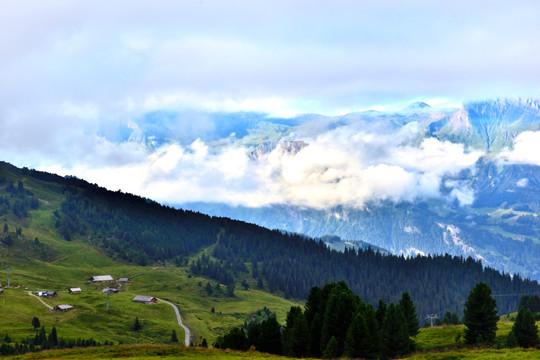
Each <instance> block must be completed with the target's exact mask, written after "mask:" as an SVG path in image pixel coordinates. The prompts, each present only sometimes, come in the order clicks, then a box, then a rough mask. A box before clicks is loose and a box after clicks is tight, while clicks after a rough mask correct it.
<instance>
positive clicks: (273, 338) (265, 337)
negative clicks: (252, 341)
mask: <svg viewBox="0 0 540 360" xmlns="http://www.w3.org/2000/svg"><path fill="white" fill-rule="evenodd" d="M257 350H259V351H262V352H267V353H270V354H277V355H281V354H282V352H283V345H282V343H281V326H280V325H279V323H278V322H277V320H276V318H275V317H270V318H268V319H266V320H265V321H263V322H262V324H261V334H260V335H259V339H258V347H257Z"/></svg>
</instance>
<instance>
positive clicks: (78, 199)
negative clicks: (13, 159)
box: [4, 165, 540, 318]
mask: <svg viewBox="0 0 540 360" xmlns="http://www.w3.org/2000/svg"><path fill="white" fill-rule="evenodd" d="M5 166H6V165H4V167H5ZM10 169H11V171H14V172H16V173H18V174H19V175H21V176H30V177H32V178H35V179H38V180H42V181H46V182H54V183H56V184H60V185H61V186H60V187H59V188H61V189H62V192H63V194H64V196H65V201H64V202H63V203H62V206H61V208H60V209H58V211H56V212H55V215H54V216H55V223H56V226H57V229H58V232H59V233H60V234H62V236H63V237H64V238H65V239H66V240H70V239H72V238H74V237H80V238H82V239H84V240H85V241H91V242H92V243H93V244H95V245H96V246H99V247H102V248H103V249H104V250H105V251H107V252H108V253H109V254H110V255H111V256H112V257H115V258H118V259H123V260H125V261H129V262H134V263H137V264H139V265H145V264H150V263H153V262H166V261H168V262H172V263H175V264H177V265H182V266H183V265H187V261H188V256H190V255H193V254H194V253H196V252H197V251H199V250H201V249H203V248H207V247H209V246H210V245H215V246H214V247H213V252H212V255H213V258H214V259H212V258H205V259H204V261H201V259H199V261H198V263H197V261H195V262H194V263H192V266H191V269H192V271H193V272H197V273H200V274H203V275H206V276H209V277H213V278H215V279H216V280H218V281H220V282H222V283H224V284H227V283H234V282H235V281H236V280H237V279H238V278H239V277H242V278H246V277H252V278H254V279H256V280H257V282H258V284H259V285H260V286H262V287H263V288H264V289H267V290H270V291H273V292H278V293H281V294H283V295H284V296H287V297H292V298H297V299H305V298H306V296H307V295H308V292H309V290H310V289H311V287H312V286H323V285H324V284H326V283H329V282H332V281H340V280H345V281H346V282H347V283H348V284H349V286H350V288H351V289H352V290H353V292H354V293H355V294H357V295H359V296H360V297H361V298H362V299H363V300H364V301H366V302H368V303H371V304H377V302H378V300H379V299H382V300H383V301H384V302H387V303H389V302H391V301H394V302H395V301H397V300H398V299H399V297H400V296H401V294H402V293H403V292H404V291H408V292H409V293H410V295H411V297H412V299H413V300H414V302H415V304H416V308H417V311H418V314H419V317H420V318H422V317H423V316H425V314H427V313H438V314H441V315H442V314H444V313H445V312H446V311H451V312H455V313H458V314H461V313H462V310H463V309H462V307H463V304H464V302H465V299H466V297H467V294H468V291H469V290H470V289H471V288H472V287H473V286H474V284H476V283H477V282H479V281H483V282H486V283H487V284H489V286H490V287H491V288H492V289H493V293H494V294H495V295H497V294H501V295H503V294H504V295H505V296H501V297H500V298H497V305H498V310H499V313H502V314H504V313H508V312H514V311H517V308H518V302H519V295H520V294H536V293H539V292H540V286H539V285H538V283H537V282H536V281H530V280H527V279H522V278H521V277H519V276H514V277H511V276H510V275H508V274H500V273H499V272H497V271H495V270H493V269H490V268H483V267H482V264H481V263H480V262H479V261H477V260H473V259H471V258H467V259H464V258H460V257H452V256H450V255H439V256H428V257H416V258H412V259H406V258H404V257H398V256H389V255H382V254H380V253H378V252H374V251H371V250H364V251H359V252H355V251H353V250H348V251H346V252H345V253H340V252H336V251H331V250H329V249H327V248H326V246H325V245H324V244H323V243H322V242H321V241H318V240H314V239H309V238H306V237H304V236H300V235H295V234H286V233H283V232H281V231H277V230H268V229H265V228H262V227H259V226H256V225H253V224H247V223H243V222H240V221H234V220H230V219H226V218H217V217H210V216H207V215H204V214H200V213H194V212H191V211H184V210H176V209H173V208H171V207H167V206H162V205H159V204H157V203H156V202H153V201H151V200H148V199H144V198H141V197H138V196H134V195H130V194H124V193H122V192H118V191H117V192H112V191H108V190H105V189H103V188H100V187H99V186H97V185H93V184H89V183H87V182H85V181H83V180H80V179H76V178H73V177H67V178H62V177H59V176H56V175H52V174H48V173H44V172H39V171H35V170H28V169H22V170H21V169H16V168H10ZM246 264H247V266H246ZM510 294H515V296H507V295H510Z"/></svg>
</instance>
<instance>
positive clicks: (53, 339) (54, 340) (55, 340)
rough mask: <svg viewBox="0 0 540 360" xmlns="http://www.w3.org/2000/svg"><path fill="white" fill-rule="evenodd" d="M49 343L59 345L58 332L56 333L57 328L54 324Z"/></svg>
mask: <svg viewBox="0 0 540 360" xmlns="http://www.w3.org/2000/svg"><path fill="white" fill-rule="evenodd" d="M49 344H50V345H51V346H57V345H58V334H57V333H56V328H55V327H54V326H53V328H52V330H51V333H50V334H49Z"/></svg>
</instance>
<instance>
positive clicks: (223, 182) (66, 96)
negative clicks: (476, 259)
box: [0, 0, 540, 207]
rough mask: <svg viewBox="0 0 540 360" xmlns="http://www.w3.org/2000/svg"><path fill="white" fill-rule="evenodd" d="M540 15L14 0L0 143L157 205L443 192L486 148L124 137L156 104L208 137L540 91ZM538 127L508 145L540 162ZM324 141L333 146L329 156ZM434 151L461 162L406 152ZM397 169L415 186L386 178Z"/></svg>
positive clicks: (393, 4)
mask: <svg viewBox="0 0 540 360" xmlns="http://www.w3.org/2000/svg"><path fill="white" fill-rule="evenodd" d="M539 15H540V3H538V2H537V1H514V2H508V1H489V2H488V1H452V2H434V1H407V2H403V1H376V2H375V1H270V2H255V1H234V0H233V1H226V2H224V1H207V0H201V1H159V0H158V1H133V0H131V1H123V0H118V1H108V2H102V3H96V2H94V1H77V2H74V1H67V0H64V1H62V0H48V1H24V0H22V1H9V2H5V3H3V4H2V8H1V11H0V49H1V50H0V51H1V54H2V56H0V79H1V81H0V126H1V127H2V132H1V134H0V141H1V142H2V147H1V148H2V149H1V150H0V154H2V160H5V161H9V162H12V163H14V164H15V165H18V166H28V167H32V168H38V169H44V170H48V171H54V172H57V173H60V174H63V175H64V174H74V175H77V176H79V177H83V178H85V179H88V180H89V181H92V182H96V183H98V184H101V185H103V186H106V187H108V188H111V189H113V190H116V189H122V190H124V191H130V192H135V193H137V194H139V195H143V196H148V197H151V198H154V199H156V200H158V201H166V200H167V199H171V198H172V199H173V200H174V201H177V202H181V201H200V200H205V201H208V200H216V201H225V202H230V203H238V199H239V198H242V199H249V201H248V200H245V201H243V202H242V203H244V204H247V205H252V206H260V205H267V204H269V203H283V202H291V203H294V204H297V205H306V206H317V207H325V206H331V205H335V204H338V203H341V202H344V201H349V202H350V203H351V205H354V206H361V205H362V204H364V203H365V201H366V200H368V199H372V198H375V199H394V200H396V201H397V200H399V199H407V198H408V197H410V196H420V197H425V196H428V197H429V196H440V194H439V193H438V191H437V190H436V187H437V185H440V183H441V181H443V177H444V174H448V173H450V174H452V173H455V172H456V171H460V170H463V169H464V168H468V167H471V166H472V165H471V162H472V163H474V161H475V159H476V158H478V156H480V154H477V153H475V152H471V151H469V150H468V149H465V148H459V146H458V148H456V146H454V145H455V144H449V143H444V142H439V143H429V142H428V143H425V144H421V146H420V147H412V146H411V145H410V144H409V143H407V142H405V143H403V142H401V143H396V142H395V141H393V140H392V137H393V136H392V135H393V131H395V129H387V133H385V134H389V135H390V136H387V137H384V136H383V137H382V138H385V139H388V142H387V143H385V144H384V146H383V145H381V146H379V149H386V150H387V151H386V152H385V151H382V150H381V151H379V152H377V153H376V154H375V156H372V157H371V158H370V159H366V157H365V154H366V153H367V150H364V151H363V152H362V151H360V150H358V149H367V148H370V149H372V148H371V147H370V146H369V145H370V141H371V140H370V139H371V138H373V136H379V135H380V133H378V132H376V131H375V130H376V129H373V131H372V132H369V131H367V132H364V133H362V134H360V135H359V129H358V128H356V127H354V126H351V127H346V128H344V129H342V130H341V132H339V133H337V132H326V133H318V134H311V135H310V136H307V135H304V137H301V138H302V139H303V140H306V141H308V142H309V143H310V146H309V147H308V148H306V149H303V150H302V151H300V152H299V153H298V154H297V155H298V157H296V156H293V157H292V158H290V156H289V155H283V154H282V153H280V152H279V149H277V150H276V152H275V154H274V155H272V156H268V158H265V159H263V160H261V161H259V162H257V163H255V164H254V163H253V162H252V161H251V160H250V158H249V156H247V155H246V151H247V150H246V149H245V148H242V147H238V146H230V147H226V148H224V149H222V150H221V151H218V152H216V151H214V150H213V149H212V148H211V146H210V144H207V143H206V142H205V141H204V140H203V139H202V138H201V139H199V140H197V139H194V140H193V139H192V141H190V142H180V141H176V142H175V141H170V142H168V143H165V144H162V145H160V146H159V147H157V148H154V149H153V150H152V151H150V150H149V149H148V148H146V147H144V146H141V145H140V144H137V143H133V142H127V141H123V140H122V139H123V138H122V136H120V135H119V134H120V133H122V132H123V131H125V129H129V131H135V130H137V129H138V128H139V126H140V120H141V118H144V116H145V114H148V113H152V112H158V111H170V112H175V113H182V114H191V115H190V116H187V115H186V116H184V117H183V118H182V120H179V119H175V120H174V129H173V132H174V133H182V132H185V131H189V132H193V133H194V134H195V135H196V134H197V132H198V131H204V132H205V133H207V132H211V131H212V130H213V129H214V128H215V127H216V125H215V124H213V123H212V122H208V121H206V120H205V119H206V117H205V116H204V114H205V113H211V112H216V111H224V112H237V111H257V112H263V113H268V114H271V115H273V116H284V117H290V116H294V115H298V114H303V113H319V114H324V115H338V114H346V113H349V112H353V111H360V110H366V109H378V110H389V109H399V108H402V107H404V106H406V105H407V104H409V103H411V102H413V101H417V100H423V101H426V102H427V103H429V104H430V105H436V106H443V107H444V106H459V104H460V103H462V102H463V101H469V100H477V99H486V98H494V97H537V96H538V94H540V91H539V90H540V67H538V66H537V58H538V54H540V42H539V41H538V34H539V33H540V22H538V21H537V19H538V16H539ZM193 114H198V115H197V116H192V115H193ZM200 114H203V115H200ZM199 115H200V116H199ZM158 126H159V124H158ZM409 130H410V129H409ZM347 131H350V132H351V133H347ZM330 136H333V138H332V137H330ZM535 136H537V134H536V133H533V134H530V135H529V136H528V137H527V136H524V137H523V138H522V139H521V141H522V143H520V145H519V146H517V147H516V148H517V150H516V151H518V150H519V151H520V153H517V152H515V153H514V152H512V153H510V152H509V153H508V154H506V156H507V158H508V159H514V160H515V161H523V162H533V163H534V162H535V161H538V159H537V158H535V159H532V160H531V159H526V156H527V155H529V156H530V151H528V150H529V148H527V146H528V145H527V144H530V143H531V141H533V140H534V138H535ZM176 138H177V139H179V138H180V136H177V137H176ZM299 138H300V137H299ZM336 139H343V141H345V143H343V144H344V145H339V146H337V145H336V143H337V141H336ZM531 139H533V140H531ZM319 146H321V147H319ZM324 146H326V147H324ZM321 149H322V150H321ZM325 149H330V150H331V151H329V153H333V154H334V156H332V157H328V156H327V157H324V156H321V155H324V153H325V151H324V150H325ZM436 149H438V150H437V151H435V150H436ZM317 151H319V152H322V154H320V153H317ZM372 152H373V151H372ZM351 154H353V155H351ZM388 154H390V155H388ZM433 154H436V155H433ZM520 154H521V155H520ZM426 158H430V159H435V160H437V161H445V162H446V163H449V164H455V166H454V167H452V169H444V171H443V170H441V169H440V168H439V167H438V166H435V165H434V166H433V167H430V168H429V169H424V168H420V167H418V166H416V165H414V164H413V163H412V162H411V159H415V160H416V161H418V160H419V159H426ZM300 159H302V160H300ZM321 159H326V160H325V161H322V160H321ZM396 159H397V160H396ZM437 161H434V162H437ZM225 164H226V166H225ZM413 165H414V166H413ZM321 168H323V169H325V168H327V169H330V170H329V171H330V173H328V171H327V170H325V171H323V172H321V171H319V170H317V169H321ZM298 169H302V171H301V173H299V170H298ZM295 171H296V173H295ZM332 171H334V172H335V173H336V174H337V175H336V174H332ZM254 174H255V175H254ZM275 174H280V175H279V176H276V175H275ZM389 174H390V175H392V174H393V176H394V177H395V178H396V179H398V178H399V179H403V182H402V183H399V184H400V185H399V186H394V185H395V184H388V185H387V186H383V185H382V184H381V179H382V178H386V177H387V176H388V175H389ZM329 179H330V180H329ZM332 179H333V181H336V179H340V180H339V181H338V183H337V184H338V185H336V183H332ZM342 180H343V181H342ZM332 184H333V185H332ZM414 189H416V190H414ZM455 190H456V192H455V193H454V194H455V196H456V197H459V198H460V199H462V200H463V201H464V202H465V203H466V202H468V201H470V198H471V196H470V194H467V193H466V191H465V189H463V188H456V189H455ZM351 192H353V193H354V194H355V195H354V196H353V199H352V200H350V199H349V198H350V195H348V194H350V193H351ZM178 194H181V195H178ZM407 194H409V195H407ZM410 194H412V195H410ZM430 194H431V195H430ZM314 198H315V200H313V199H314Z"/></svg>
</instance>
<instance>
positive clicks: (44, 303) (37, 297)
mask: <svg viewBox="0 0 540 360" xmlns="http://www.w3.org/2000/svg"><path fill="white" fill-rule="evenodd" d="M28 295H30V296H33V297H35V298H36V299H38V300H39V301H41V302H42V303H43V305H45V306H46V307H48V308H49V310H52V309H53V308H52V306H50V305H49V304H47V303H46V302H45V301H43V299H42V298H40V297H39V296H36V295H34V294H32V292H31V291H29V292H28Z"/></svg>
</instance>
